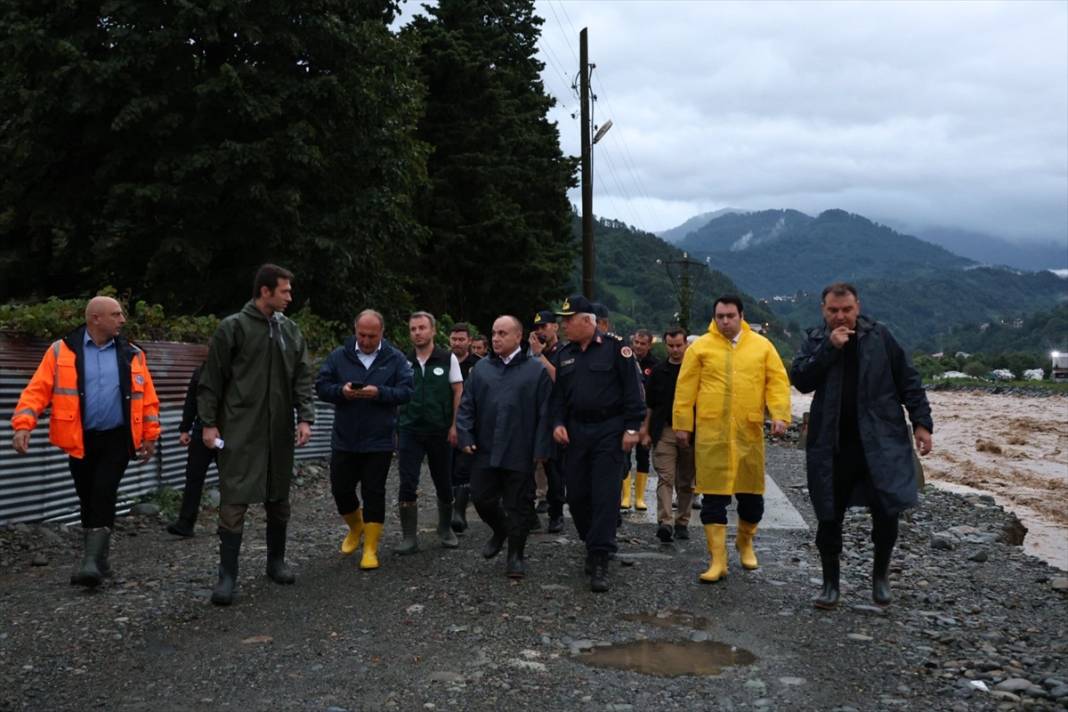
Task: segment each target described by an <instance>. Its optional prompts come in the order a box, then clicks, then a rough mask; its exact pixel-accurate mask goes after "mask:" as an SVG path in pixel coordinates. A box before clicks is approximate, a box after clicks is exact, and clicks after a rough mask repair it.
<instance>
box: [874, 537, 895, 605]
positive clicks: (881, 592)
mask: <svg viewBox="0 0 1068 712" xmlns="http://www.w3.org/2000/svg"><path fill="white" fill-rule="evenodd" d="M893 550H894V548H893V546H888V547H886V546H883V547H880V546H876V547H875V561H874V562H873V565H872V572H871V600H872V601H874V602H875V603H876V604H877V605H880V606H888V605H890V600H891V596H890V554H891V552H893Z"/></svg>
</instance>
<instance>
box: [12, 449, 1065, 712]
mask: <svg viewBox="0 0 1068 712" xmlns="http://www.w3.org/2000/svg"><path fill="white" fill-rule="evenodd" d="M769 473H770V474H771V475H772V476H773V477H774V478H775V479H776V481H777V482H778V484H779V485H780V487H781V488H782V489H783V490H784V491H785V492H786V493H787V495H788V497H789V498H790V499H791V500H792V501H793V502H794V504H795V506H797V507H798V509H799V510H800V511H801V512H802V513H803V514H804V515H805V517H806V519H807V520H808V521H809V523H810V525H811V524H813V522H812V521H811V512H810V508H809V506H808V503H807V494H806V492H805V489H804V488H805V484H804V468H803V453H801V452H800V451H798V450H796V449H792V448H781V447H772V448H770V449H769ZM302 479H303V482H304V484H303V486H301V487H299V488H297V489H296V490H295V492H294V498H293V499H294V522H293V527H292V534H291V542H290V547H289V550H290V556H289V558H290V561H291V563H292V564H293V565H294V566H295V568H296V569H297V571H298V574H299V579H298V582H297V584H296V585H295V586H288V587H280V586H276V585H274V584H271V583H270V582H269V581H267V579H266V578H265V577H264V576H263V557H264V545H263V542H262V534H263V527H262V521H261V520H259V519H254V521H253V522H252V523H251V524H250V527H249V530H248V532H247V534H246V546H245V549H244V551H243V552H242V570H241V592H240V596H239V598H238V600H237V602H236V603H235V605H234V606H233V607H232V608H230V609H218V608H215V607H213V606H211V604H210V603H208V595H209V591H210V586H211V584H212V583H213V579H214V568H215V562H216V543H215V540H214V537H213V536H212V535H211V529H212V525H211V516H210V513H207V512H205V513H204V516H203V517H202V519H201V527H200V529H199V531H198V536H197V537H196V538H195V539H192V540H175V539H174V538H173V537H170V536H169V535H167V534H166V533H164V531H163V522H162V521H160V520H159V519H158V517H152V516H150V517H128V518H124V519H123V521H122V523H121V524H120V525H119V526H118V527H117V532H116V536H115V542H114V545H113V550H114V556H113V558H114V564H115V567H116V570H117V572H118V573H117V577H116V578H115V579H114V580H113V581H112V582H110V583H108V584H107V585H105V586H103V587H102V588H101V589H100V590H99V591H95V592H85V591H82V590H80V589H75V588H74V587H71V586H69V585H68V583H67V577H68V575H69V569H70V567H71V566H72V565H73V564H74V563H75V559H76V556H77V545H76V544H77V541H76V537H75V536H74V535H73V533H71V532H67V531H64V530H63V529H62V528H59V527H54V526H51V525H42V526H36V525H16V526H14V527H8V528H4V529H0V709H3V710H9V709H10V710H23V709H31V710H38V709H40V710H67V709H71V710H74V709H78V710H83V709H94V708H95V709H108V710H134V709H137V710H141V709H183V710H198V709H205V710H206V709H219V708H232V709H255V710H259V709H264V710H266V709H271V710H334V711H335V712H336V711H337V710H381V709H399V710H410V709H430V710H434V709H436V710H442V709H456V710H470V709H475V710H480V709H486V710H489V709H500V708H504V707H508V708H510V709H537V710H544V709H588V710H632V709H633V710H638V709H663V710H683V709H694V708H702V709H704V708H712V707H715V708H719V709H782V710H809V709H811V710H816V709H820V710H826V709H841V710H845V709H856V710H876V709H879V710H881V709H893V708H900V709H904V708H916V709H938V710H947V709H949V710H986V709H991V710H992V709H1016V708H1028V709H1068V590H1066V589H1068V579H1065V578H1064V577H1063V574H1061V573H1060V572H1058V571H1057V570H1055V569H1053V568H1052V567H1050V566H1048V565H1047V564H1045V563H1043V562H1041V561H1038V560H1036V559H1034V558H1032V557H1030V556H1027V555H1025V554H1024V552H1023V551H1022V550H1021V547H1020V546H1018V545H1017V544H1018V542H1019V537H1020V535H1021V527H1020V525H1019V522H1018V521H1017V520H1016V519H1015V517H1013V516H1012V515H1011V514H1008V513H1007V512H1005V510H1003V509H1002V508H1001V507H999V506H998V505H996V504H995V503H994V502H993V501H992V500H991V498H989V497H985V496H981V495H973V496H967V497H966V496H960V495H956V494H952V493H948V492H943V491H939V490H935V489H929V490H928V491H927V492H926V493H925V494H924V496H923V503H922V506H921V508H920V509H918V510H916V511H915V512H913V513H912V515H911V517H909V519H908V520H906V521H903V522H902V527H901V541H900V546H899V549H898V551H897V553H896V555H895V559H894V563H893V565H892V569H891V581H892V585H893V588H894V594H895V600H894V603H893V604H892V605H891V606H890V607H889V608H887V609H880V608H876V607H874V606H872V605H871V601H870V593H869V578H868V577H869V568H870V562H871V545H870V543H869V541H868V531H867V527H868V519H867V515H865V514H863V513H860V512H858V513H856V514H851V515H850V516H849V518H848V520H847V523H846V552H845V557H844V562H843V569H844V581H843V594H844V595H843V602H842V604H841V605H840V607H839V609H838V610H835V611H832V612H822V611H817V610H815V609H813V608H812V607H811V605H810V604H809V599H810V598H811V596H812V595H814V594H815V592H816V590H817V588H818V583H819V575H820V574H819V564H818V558H817V555H816V551H815V547H814V546H813V545H812V538H813V537H812V533H811V532H806V531H797V530H793V531H786V530H783V531H775V530H770V531H762V532H760V534H759V535H758V542H757V551H758V555H759V556H760V559H761V568H760V569H759V570H757V571H754V572H747V571H744V570H742V569H741V568H740V566H739V565H738V564H737V562H736V560H734V559H732V561H731V570H730V574H729V576H728V578H727V579H726V580H725V581H724V582H721V583H719V584H715V585H712V586H702V585H699V584H698V583H697V582H696V574H697V573H698V572H699V571H701V570H703V568H704V566H705V563H706V553H705V551H704V540H703V536H702V534H701V530H700V529H699V527H698V525H697V523H696V522H693V523H691V533H692V537H693V538H691V539H690V540H689V541H683V542H676V543H675V544H672V545H662V544H660V543H658V542H657V540H656V539H655V537H654V528H655V527H654V526H653V525H651V524H647V523H643V522H639V521H637V520H638V519H639V518H638V517H634V518H633V521H632V520H631V518H625V522H624V524H623V528H622V530H621V531H620V557H619V558H620V563H622V564H627V565H625V566H623V565H616V566H613V568H612V572H611V577H612V590H611V591H610V592H609V593H607V594H603V595H594V594H591V593H590V592H589V591H588V588H587V586H586V580H585V578H584V577H583V576H582V572H581V568H582V558H583V554H582V549H581V545H580V543H579V542H578V541H577V538H576V536H575V534H574V530H573V528H572V527H571V526H570V522H569V523H568V527H567V529H566V530H565V532H564V533H563V534H557V535H549V534H536V535H534V536H533V537H532V540H531V542H530V544H529V545H528V559H529V570H530V573H529V576H528V578H527V579H526V580H524V581H522V582H519V583H515V582H512V581H509V580H508V579H506V578H505V577H504V575H503V566H504V562H503V561H501V560H496V561H490V562H487V561H485V560H483V559H482V558H481V557H480V556H479V554H478V549H479V548H480V546H481V544H482V541H483V540H484V538H485V537H486V536H487V533H488V531H487V529H486V528H485V527H484V526H483V525H482V524H481V523H480V522H479V521H478V519H477V516H475V514H474V511H473V510H472V511H471V515H470V518H471V521H472V527H471V530H470V531H469V532H468V533H467V534H466V535H465V536H464V537H462V542H461V548H460V549H459V550H456V551H445V550H442V549H440V548H438V547H437V546H436V545H435V537H434V534H433V531H432V527H433V522H432V521H431V518H430V509H429V507H430V506H432V497H431V496H430V494H431V492H430V489H431V488H430V485H429V483H426V484H425V486H424V493H425V496H424V497H423V498H422V499H423V502H424V505H425V506H426V507H427V509H424V510H423V513H422V517H423V519H422V521H421V524H422V531H421V535H420V536H421V540H422V544H423V546H424V551H422V552H421V553H419V554H416V555H415V556H412V557H405V558H397V557H392V556H388V555H387V556H384V557H383V566H382V568H381V569H379V570H378V571H375V572H360V571H359V570H358V569H357V568H356V566H355V561H354V560H352V559H343V558H342V557H341V556H340V555H339V554H338V553H337V549H336V547H337V544H338V542H339V541H340V537H341V534H342V525H341V523H340V520H339V519H338V517H337V515H336V513H335V512H334V509H333V503H332V501H331V499H330V496H329V488H328V484H327V481H326V476H325V472H324V471H323V468H321V467H319V466H310V467H307V468H306V470H305V472H304V475H303V478H302ZM390 481H391V483H393V484H394V486H395V482H396V478H395V474H394V475H392V476H391V480H390ZM427 500H431V501H427ZM398 541H399V532H398V526H397V523H396V520H395V517H394V516H393V514H392V513H391V515H390V517H389V519H388V521H387V535H386V541H385V546H386V547H387V548H388V547H390V546H392V545H393V544H395V543H396V542H398ZM695 661H696V662H695ZM698 664H700V665H701V667H699V668H695V666H696V665H698ZM679 672H689V673H694V672H697V673H699V674H697V675H694V674H686V675H682V676H673V675H676V673H679Z"/></svg>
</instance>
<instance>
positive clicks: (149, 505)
mask: <svg viewBox="0 0 1068 712" xmlns="http://www.w3.org/2000/svg"><path fill="white" fill-rule="evenodd" d="M130 514H133V515H135V516H138V517H152V516H155V515H157V514H159V505H158V504H155V503H154V502H138V503H137V504H135V505H134V506H132V507H130Z"/></svg>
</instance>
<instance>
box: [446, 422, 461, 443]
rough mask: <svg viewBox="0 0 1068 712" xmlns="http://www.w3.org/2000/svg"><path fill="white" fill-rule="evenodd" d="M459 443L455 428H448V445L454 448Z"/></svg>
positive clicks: (458, 435)
mask: <svg viewBox="0 0 1068 712" xmlns="http://www.w3.org/2000/svg"><path fill="white" fill-rule="evenodd" d="M458 442H460V434H459V433H457V432H456V426H455V425H454V426H452V427H451V428H449V445H452V446H453V447H456V444H457V443H458Z"/></svg>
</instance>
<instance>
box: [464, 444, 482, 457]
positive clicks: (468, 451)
mask: <svg viewBox="0 0 1068 712" xmlns="http://www.w3.org/2000/svg"><path fill="white" fill-rule="evenodd" d="M462 449H463V451H464V454H465V455H474V454H475V450H477V449H478V448H477V447H475V446H474V445H468V446H467V447H465V448H462Z"/></svg>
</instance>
